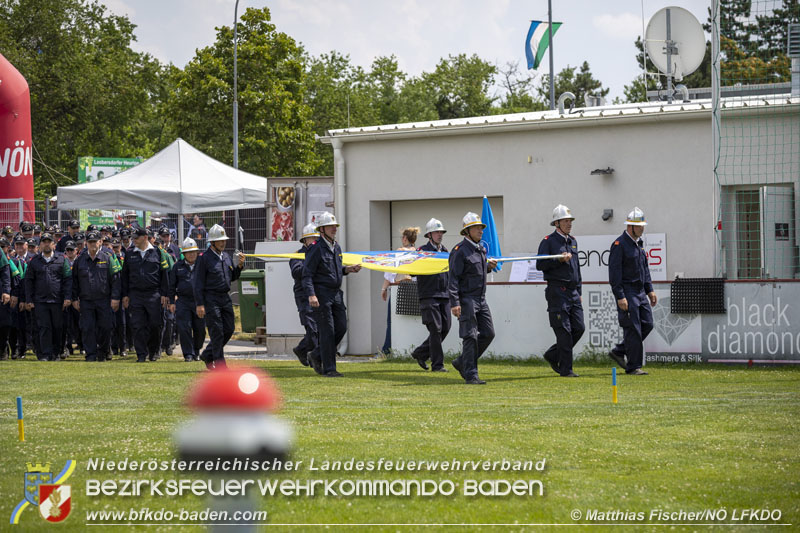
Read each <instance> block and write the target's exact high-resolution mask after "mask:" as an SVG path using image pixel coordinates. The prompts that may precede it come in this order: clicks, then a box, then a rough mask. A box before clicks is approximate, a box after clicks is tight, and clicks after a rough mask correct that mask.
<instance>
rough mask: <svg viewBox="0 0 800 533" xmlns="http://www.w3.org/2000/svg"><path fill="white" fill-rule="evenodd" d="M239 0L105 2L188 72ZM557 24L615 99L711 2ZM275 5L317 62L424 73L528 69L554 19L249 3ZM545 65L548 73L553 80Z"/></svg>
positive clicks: (588, 8) (655, 3) (442, 0)
mask: <svg viewBox="0 0 800 533" xmlns="http://www.w3.org/2000/svg"><path fill="white" fill-rule="evenodd" d="M235 2H236V0H102V3H103V4H105V5H106V7H107V8H108V9H109V10H110V11H111V12H113V13H115V14H117V15H127V16H128V18H129V19H130V20H131V21H132V22H133V23H134V24H136V25H137V28H136V30H135V34H136V37H137V43H134V48H135V49H137V50H139V51H144V52H149V53H150V54H152V55H153V56H155V57H156V58H158V59H159V60H161V61H162V62H165V63H166V62H172V63H173V64H175V65H177V66H179V67H183V66H184V65H186V63H187V62H188V61H189V60H190V59H191V58H192V57H193V56H194V54H195V50H196V49H197V48H203V47H205V46H208V45H210V44H211V43H213V42H214V39H215V36H216V30H215V27H217V26H221V25H226V26H231V25H232V24H233V18H234V5H235ZM552 3H553V21H554V22H562V23H563V25H562V26H561V28H560V29H559V30H558V33H556V35H555V37H554V39H553V51H554V67H555V71H556V72H559V71H560V70H561V69H563V68H564V67H567V66H576V65H580V64H581V63H583V61H588V62H589V66H590V67H591V71H592V73H593V74H594V76H595V78H596V79H599V80H600V81H601V82H602V83H603V86H604V87H608V88H610V89H611V92H610V93H609V95H608V100H609V101H611V100H613V99H614V97H617V96H619V97H622V96H623V87H624V85H626V84H630V82H631V81H632V80H633V79H634V78H635V77H636V76H637V75H639V74H640V73H641V71H640V69H639V67H638V65H637V63H636V58H635V56H636V49H635V46H634V41H635V40H636V37H637V36H639V35H641V34H642V11H644V21H645V22H644V23H645V25H646V24H647V21H648V20H649V19H650V17H651V16H652V15H653V13H655V12H656V11H658V10H659V9H661V8H662V7H666V6H667V5H677V6H680V7H683V8H686V9H688V10H689V11H690V12H692V13H693V14H694V15H695V17H696V18H697V19H698V20H699V21H700V22H705V20H706V18H707V16H708V11H707V10H708V6H709V5H710V0H678V1H675V2H670V1H665V0H552ZM265 6H266V7H269V8H270V11H271V13H272V20H273V22H274V23H275V24H276V26H277V28H278V30H279V31H282V32H284V33H286V34H288V35H290V36H291V37H293V38H294V39H295V40H296V41H298V42H300V43H302V45H303V47H304V48H305V49H306V50H307V51H308V52H309V53H310V54H311V55H315V56H316V55H319V54H322V53H326V52H330V51H331V50H336V51H338V52H340V53H343V54H349V55H350V58H351V60H352V62H353V63H355V64H357V65H361V66H363V67H365V68H369V66H370V64H371V63H372V61H373V59H374V58H375V57H378V56H388V55H391V54H394V55H395V56H396V57H397V60H398V63H399V66H400V69H401V70H403V71H404V72H406V73H407V74H409V75H412V76H416V75H419V74H420V73H422V72H425V71H427V72H429V71H432V70H433V69H434V68H435V67H436V64H437V63H438V62H439V60H440V58H442V57H447V56H448V55H450V54H453V55H455V54H460V53H466V54H468V55H471V54H473V53H474V54H477V55H478V56H480V57H481V58H483V59H485V60H488V61H491V62H493V63H496V64H498V65H501V66H502V65H505V64H506V63H508V62H519V65H520V70H524V69H525V68H526V64H525V50H524V41H525V36H526V34H527V31H528V26H529V25H530V21H531V20H534V19H536V20H547V0H391V1H389V0H240V2H239V12H240V14H241V13H242V12H243V11H244V9H246V8H248V7H257V8H261V7H265ZM547 69H548V63H547V61H546V60H544V61H542V65H541V66H540V70H539V73H546V72H547Z"/></svg>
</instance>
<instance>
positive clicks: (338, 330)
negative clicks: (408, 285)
mask: <svg viewBox="0 0 800 533" xmlns="http://www.w3.org/2000/svg"><path fill="white" fill-rule="evenodd" d="M338 229H339V223H338V222H336V217H334V216H333V215H332V214H331V213H328V212H325V213H323V214H322V215H320V217H319V218H318V219H317V231H319V232H320V238H319V239H317V242H315V243H314V244H312V245H311V247H310V248H309V250H308V252H307V253H306V260H305V263H304V265H303V288H304V289H305V292H306V297H307V298H308V303H309V305H311V308H312V309H313V310H314V319H315V320H316V323H317V333H318V337H317V347H316V348H315V349H314V350H312V351H311V352H309V354H308V358H309V362H310V363H311V365H312V366H313V367H314V370H315V371H316V372H317V373H318V374H321V375H323V376H325V377H330V378H338V377H342V374H341V373H339V372H338V371H337V370H336V347H337V346H338V345H339V343H340V342H341V340H342V339H343V338H344V335H345V333H346V332H347V308H346V307H345V305H344V296H343V294H342V290H341V287H342V277H343V276H345V275H347V274H349V273H351V272H358V271H359V270H361V265H350V266H343V265H342V249H341V247H340V246H339V243H337V242H336V233H337V231H338Z"/></svg>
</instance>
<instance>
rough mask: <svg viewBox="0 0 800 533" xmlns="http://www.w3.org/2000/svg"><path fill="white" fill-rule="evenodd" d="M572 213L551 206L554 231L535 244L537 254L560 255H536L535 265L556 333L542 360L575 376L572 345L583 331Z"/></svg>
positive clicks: (579, 272) (557, 370) (562, 206)
mask: <svg viewBox="0 0 800 533" xmlns="http://www.w3.org/2000/svg"><path fill="white" fill-rule="evenodd" d="M574 220H575V217H573V216H572V213H571V212H570V210H569V208H568V207H567V206H565V205H561V204H559V205H557V206H556V208H555V209H553V220H552V221H551V222H550V225H551V226H555V228H556V229H555V231H554V232H553V233H551V234H550V235H547V236H546V237H545V238H544V239H542V242H541V243H540V244H539V252H538V254H539V255H561V257H559V258H558V259H539V260H538V261H536V268H537V269H539V270H541V271H542V272H544V279H545V281H546V282H547V288H546V289H545V291H544V295H545V298H546V300H547V314H548V315H549V317H550V327H551V328H553V331H554V332H555V334H556V343H555V344H554V345H552V346H551V347H550V348H549V349H548V350H547V351H546V352H545V353H544V358H545V360H546V361H547V362H548V363H550V367H551V368H552V369H553V370H554V371H555V372H557V373H558V374H559V375H560V376H562V377H569V378H576V377H578V374H576V373H575V372H573V371H572V349H573V348H574V347H575V344H577V343H578V340H579V339H580V338H581V336H582V335H583V332H584V330H585V329H586V327H585V326H584V323H583V306H582V305H581V267H580V264H578V242H577V241H576V240H575V237H573V236H572V235H570V232H571V231H572V222H573V221H574Z"/></svg>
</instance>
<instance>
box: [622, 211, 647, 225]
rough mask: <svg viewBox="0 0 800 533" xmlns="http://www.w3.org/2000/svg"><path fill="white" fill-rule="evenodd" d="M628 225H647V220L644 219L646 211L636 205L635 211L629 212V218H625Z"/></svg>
mask: <svg viewBox="0 0 800 533" xmlns="http://www.w3.org/2000/svg"><path fill="white" fill-rule="evenodd" d="M625 225H626V226H646V225H647V222H645V220H644V212H643V211H642V210H641V209H639V208H638V207H634V208H633V211H631V212H630V213H628V218H627V219H626V220H625Z"/></svg>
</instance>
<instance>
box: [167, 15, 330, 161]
mask: <svg viewBox="0 0 800 533" xmlns="http://www.w3.org/2000/svg"><path fill="white" fill-rule="evenodd" d="M238 39H239V46H238V92H239V143H240V144H239V167H240V168H241V169H242V170H246V171H248V172H252V173H254V174H258V175H261V176H305V175H311V174H314V173H315V172H316V170H317V168H318V166H319V165H320V163H321V161H320V159H319V157H318V156H317V154H316V152H315V150H314V145H315V140H314V129H313V122H312V113H311V108H310V107H309V106H308V104H307V103H306V102H305V100H304V98H305V75H306V74H305V68H306V65H305V62H304V56H303V50H302V48H301V47H300V46H299V45H298V44H297V43H296V42H295V41H294V39H292V38H291V37H289V36H288V35H286V34H285V33H282V32H279V31H277V29H276V28H275V25H274V24H272V22H271V19H270V12H269V9H267V8H263V9H253V8H248V9H247V10H246V11H245V12H244V14H243V15H242V16H241V21H240V22H239V24H238ZM173 83H174V87H175V89H174V91H173V92H172V94H171V95H170V98H169V100H168V102H167V105H166V109H167V112H168V114H169V119H170V123H169V127H170V129H171V131H172V132H174V133H175V134H176V135H178V136H180V137H183V138H184V139H185V140H186V141H188V142H189V143H191V144H192V145H194V146H196V147H197V148H198V149H200V150H202V151H204V152H205V153H207V154H208V155H210V156H212V157H214V158H216V159H218V160H220V161H224V162H226V163H229V164H230V163H232V162H233V148H232V145H233V128H232V123H233V115H232V113H233V28H231V27H228V26H222V27H219V28H217V37H216V41H215V42H214V44H212V45H211V46H207V47H205V48H201V49H198V50H197V52H196V54H195V57H194V58H192V60H191V61H190V62H189V63H188V64H187V65H186V68H184V69H183V70H182V71H176V72H174V78H173Z"/></svg>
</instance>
